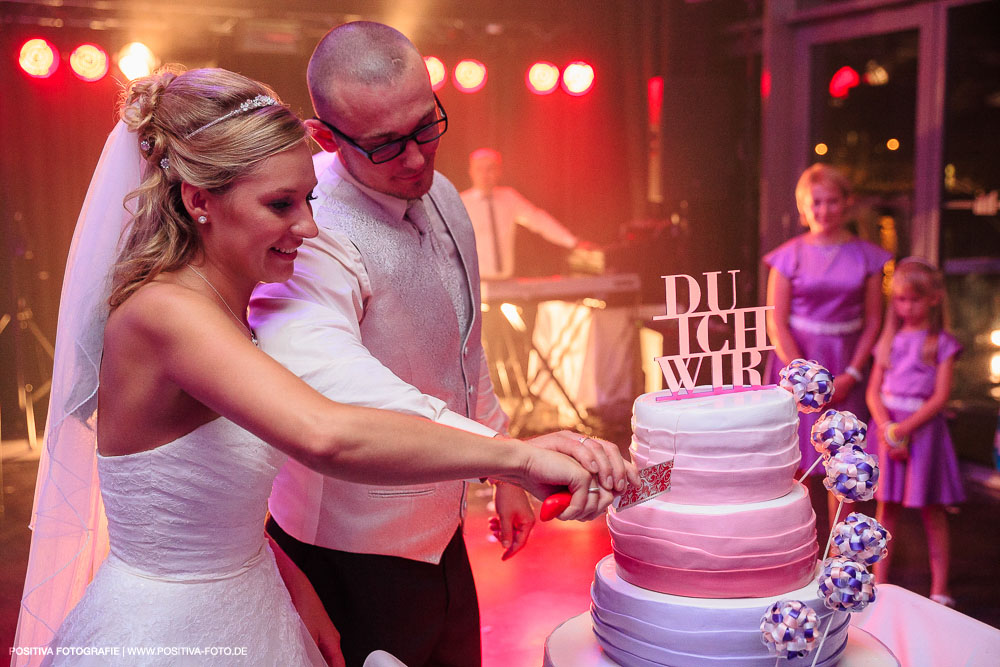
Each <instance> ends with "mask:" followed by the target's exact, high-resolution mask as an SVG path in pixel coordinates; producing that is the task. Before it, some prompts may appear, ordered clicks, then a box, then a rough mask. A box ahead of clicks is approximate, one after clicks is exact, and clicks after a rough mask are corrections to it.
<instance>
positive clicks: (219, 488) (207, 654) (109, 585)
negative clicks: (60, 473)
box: [43, 417, 325, 666]
mask: <svg viewBox="0 0 1000 667" xmlns="http://www.w3.org/2000/svg"><path fill="white" fill-rule="evenodd" d="M284 460H285V455H284V454H282V453H281V452H279V451H277V450H275V449H274V448H272V447H270V446H268V445H267V444H266V443H264V442H263V441H262V440H260V439H259V438H257V437H255V436H254V435H252V434H251V433H249V432H247V431H245V430H244V429H242V428H240V427H239V426H237V425H235V424H234V423H232V422H230V421H228V420H226V419H224V418H221V417H220V418H218V419H215V420H214V421H211V422H208V423H207V424H204V425H202V426H200V427H198V428H196V429H195V430H194V431H192V432H191V433H188V434H187V435H184V436H182V437H180V438H178V439H177V440H174V441H173V442H170V443H168V444H165V445H162V446H160V447H157V448H156V449H152V450H148V451H144V452H138V453H135V454H128V455H123V456H112V457H103V456H99V457H98V470H99V472H100V480H101V494H102V496H103V498H104V507H105V512H106V515H107V519H108V534H109V537H110V545H111V553H110V554H109V555H108V558H107V560H106V561H105V562H104V564H103V565H102V566H101V568H100V569H99V570H98V572H97V574H96V575H95V577H94V580H93V581H92V582H91V583H90V585H89V586H88V587H87V590H86V592H85V593H84V595H83V598H82V599H81V600H80V602H79V603H78V604H77V605H76V607H75V608H74V609H73V610H72V611H71V612H70V614H69V616H67V617H66V620H65V621H64V622H63V624H62V626H61V627H60V628H59V630H58V632H57V633H56V636H55V639H54V640H53V642H52V644H51V647H52V649H53V652H54V655H50V656H49V657H48V658H47V659H46V662H45V663H43V664H53V665H157V666H159V665H323V664H325V662H324V661H323V658H322V656H321V655H320V653H319V649H317V648H316V645H315V643H314V642H313V641H312V639H311V638H310V637H309V634H308V633H307V631H306V629H305V626H304V624H303V623H302V621H301V619H300V618H299V615H298V614H297V613H296V611H295V608H294V607H293V605H292V602H291V598H290V597H289V595H288V591H287V590H286V589H285V586H284V583H283V582H282V580H281V577H280V575H279V574H278V570H277V568H276V566H275V562H274V555H273V554H272V552H271V549H270V547H269V546H268V545H267V542H266V538H265V536H264V519H265V513H266V511H267V497H268V495H269V494H270V492H271V482H272V481H273V479H274V476H275V475H276V474H277V471H278V468H279V467H280V466H281V464H282V463H283V462H284ZM96 649H99V651H98V650H96ZM100 651H103V654H101V653H100ZM109 651H114V652H113V653H109ZM88 653H90V655H88Z"/></svg>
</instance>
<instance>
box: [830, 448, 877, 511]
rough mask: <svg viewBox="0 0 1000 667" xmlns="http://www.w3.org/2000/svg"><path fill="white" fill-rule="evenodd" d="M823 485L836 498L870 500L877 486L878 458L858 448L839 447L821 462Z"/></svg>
mask: <svg viewBox="0 0 1000 667" xmlns="http://www.w3.org/2000/svg"><path fill="white" fill-rule="evenodd" d="M823 466H824V467H825V468H826V478H825V479H824V480H823V486H825V487H826V489H827V491H829V492H830V493H832V494H833V495H834V496H836V497H837V499H838V500H842V501H844V502H848V503H853V502H857V501H861V500H871V499H872V498H873V497H874V496H875V489H877V488H878V458H877V457H875V456H873V455H872V454H869V453H867V452H865V451H862V450H859V449H841V450H840V451H839V452H837V453H836V454H834V455H833V456H831V457H830V458H829V459H827V460H826V461H824V462H823Z"/></svg>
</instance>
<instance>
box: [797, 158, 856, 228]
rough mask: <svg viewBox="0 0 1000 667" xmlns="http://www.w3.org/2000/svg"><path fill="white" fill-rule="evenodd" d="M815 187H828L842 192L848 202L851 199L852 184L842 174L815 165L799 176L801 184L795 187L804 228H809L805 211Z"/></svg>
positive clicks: (828, 167)
mask: <svg viewBox="0 0 1000 667" xmlns="http://www.w3.org/2000/svg"><path fill="white" fill-rule="evenodd" d="M814 185H826V186H828V187H832V188H836V189H837V190H839V191H840V194H841V196H843V198H844V201H845V202H846V201H847V200H849V199H850V198H851V182H850V181H849V180H847V177H846V176H844V174H842V173H841V172H839V171H837V170H836V169H834V168H833V167H831V166H830V165H827V164H819V163H817V164H814V165H812V166H811V167H809V168H808V169H806V170H805V171H803V172H802V175H801V176H799V182H798V183H797V184H796V185H795V204H796V206H797V207H798V209H799V220H800V222H801V223H802V224H803V225H804V226H808V223H807V222H806V218H805V214H804V213H803V211H804V210H805V206H806V197H808V196H809V195H810V194H811V193H812V187H813V186H814Z"/></svg>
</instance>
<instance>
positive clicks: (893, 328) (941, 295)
mask: <svg viewBox="0 0 1000 667" xmlns="http://www.w3.org/2000/svg"><path fill="white" fill-rule="evenodd" d="M906 288H909V289H912V290H913V291H914V292H916V293H917V294H918V295H920V296H921V297H928V298H930V297H937V302H936V303H933V304H932V305H931V308H930V312H929V313H928V326H927V338H926V339H925V340H924V347H923V349H922V350H921V351H920V358H921V360H922V361H923V362H924V363H925V364H927V365H929V366H936V365H937V352H938V338H939V336H938V334H939V333H941V332H942V331H946V330H947V329H948V308H947V304H946V300H945V288H944V275H943V274H942V273H941V271H939V270H938V269H937V268H936V267H935V266H934V265H933V264H931V263H930V262H928V261H927V260H925V259H922V258H920V257H907V258H905V259H902V260H900V261H899V263H897V264H896V269H895V272H894V273H893V275H892V288H891V292H895V291H896V290H900V289H906ZM901 324H902V321H901V320H900V317H899V315H897V314H896V311H895V309H894V308H893V306H892V300H891V298H890V300H889V305H888V307H887V308H886V315H885V326H884V328H883V329H882V333H881V335H880V336H879V339H878V341H877V342H876V343H875V360H876V361H878V362H879V363H880V364H882V365H883V366H885V367H886V368H888V367H889V366H890V365H891V364H890V354H891V352H892V341H893V339H894V338H895V337H896V334H897V333H898V332H899V328H900V326H901Z"/></svg>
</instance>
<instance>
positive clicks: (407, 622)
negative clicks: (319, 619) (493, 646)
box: [267, 518, 482, 667]
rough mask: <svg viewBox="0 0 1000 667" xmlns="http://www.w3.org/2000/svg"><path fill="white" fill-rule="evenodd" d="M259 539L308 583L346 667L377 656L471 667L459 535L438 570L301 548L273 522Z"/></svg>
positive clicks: (469, 606) (470, 599)
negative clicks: (270, 541)
mask: <svg viewBox="0 0 1000 667" xmlns="http://www.w3.org/2000/svg"><path fill="white" fill-rule="evenodd" d="M267 532H268V534H269V535H271V537H272V538H274V541H275V542H277V543H278V544H279V545H280V546H281V548H282V549H283V550H284V551H285V553H286V554H288V557H289V558H291V559H292V561H294V562H295V564H296V565H298V566H299V568H300V569H301V570H302V571H303V572H304V573H305V575H306V577H308V578H309V581H310V582H312V585H313V587H314V588H315V589H316V593H317V594H318V595H319V597H320V600H322V601H323V605H324V606H325V607H326V611H327V613H328V614H329V615H330V619H331V620H332V621H333V624H334V625H335V626H337V630H338V631H339V632H340V638H341V639H340V646H341V650H343V652H344V659H345V660H346V661H347V667H355V666H357V667H360V666H361V664H362V663H363V662H364V660H365V658H366V657H367V656H368V654H369V653H371V652H372V651H374V650H376V649H382V650H384V651H388V652H389V653H392V654H393V655H394V656H396V657H397V658H399V659H400V660H402V661H403V662H404V663H406V665H407V667H420V666H421V665H427V666H432V665H434V666H437V665H440V666H445V665H448V666H454V667H479V665H480V664H481V663H482V657H481V648H480V637H479V601H478V599H477V598H476V585H475V582H474V581H473V579H472V568H471V567H470V566H469V556H468V553H467V552H466V550H465V541H464V540H463V539H462V529H461V527H459V529H458V530H457V531H456V532H455V535H454V537H452V539H451V542H449V543H448V546H447V548H445V550H444V554H443V555H442V557H441V562H440V564H438V565H434V564H432V563H425V562H422V561H414V560H409V559H406V558H398V557H395V556H380V555H375V554H356V553H349V552H346V551H336V550H333V549H324V548H323V547H317V546H314V545H311V544H305V543H303V542H300V541H298V540H296V539H295V538H294V537H292V536H291V535H289V534H288V533H286V532H285V531H284V530H282V529H281V526H279V525H278V523H277V522H276V521H275V520H274V519H273V518H271V519H269V520H268V522H267Z"/></svg>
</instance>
